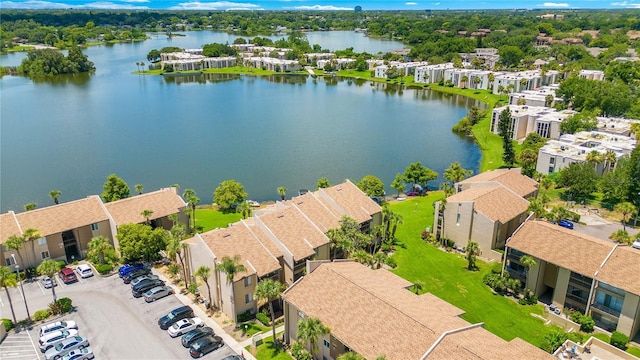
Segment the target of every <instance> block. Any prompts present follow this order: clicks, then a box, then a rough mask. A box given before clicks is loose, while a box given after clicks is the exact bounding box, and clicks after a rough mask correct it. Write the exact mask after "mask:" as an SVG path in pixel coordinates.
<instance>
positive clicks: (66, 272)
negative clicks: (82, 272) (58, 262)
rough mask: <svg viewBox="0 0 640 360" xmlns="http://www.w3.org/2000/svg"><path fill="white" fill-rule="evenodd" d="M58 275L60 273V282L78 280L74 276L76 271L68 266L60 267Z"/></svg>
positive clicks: (66, 282)
mask: <svg viewBox="0 0 640 360" xmlns="http://www.w3.org/2000/svg"><path fill="white" fill-rule="evenodd" d="M59 275H60V279H62V282H64V283H65V284H68V283H72V282H74V281H78V277H77V276H76V273H74V272H73V270H71V269H70V268H68V267H65V268H62V269H60V273H59Z"/></svg>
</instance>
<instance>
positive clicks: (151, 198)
mask: <svg viewBox="0 0 640 360" xmlns="http://www.w3.org/2000/svg"><path fill="white" fill-rule="evenodd" d="M105 206H106V207H107V210H109V213H110V214H111V216H112V218H113V221H115V223H116V226H120V225H122V224H139V223H143V222H145V221H146V219H145V218H144V217H143V216H142V215H141V214H142V211H144V210H151V211H153V214H152V215H151V220H153V219H159V218H162V217H165V216H167V215H171V214H176V213H178V212H180V209H182V208H184V207H185V206H186V204H185V202H184V200H182V198H181V197H180V195H178V193H177V189H176V188H172V187H171V188H165V189H160V190H157V191H153V192H150V193H146V194H142V195H136V196H132V197H129V198H126V199H122V200H117V201H114V202H110V203H107V204H105Z"/></svg>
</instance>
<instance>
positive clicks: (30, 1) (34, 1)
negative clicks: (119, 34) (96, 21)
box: [0, 0, 148, 10]
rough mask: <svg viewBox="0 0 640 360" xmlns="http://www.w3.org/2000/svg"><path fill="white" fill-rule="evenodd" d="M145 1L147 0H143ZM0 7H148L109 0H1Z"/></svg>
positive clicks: (136, 0)
mask: <svg viewBox="0 0 640 360" xmlns="http://www.w3.org/2000/svg"><path fill="white" fill-rule="evenodd" d="M144 1H145V2H146V1H147V0H144ZM132 2H143V1H140V0H134V1H132ZM0 8H4V9H70V8H73V9H105V10H119V9H148V7H147V6H136V5H128V4H115V3H112V2H109V1H98V2H93V3H87V4H82V5H79V4H66V3H59V2H50V1H39V0H27V1H2V2H0Z"/></svg>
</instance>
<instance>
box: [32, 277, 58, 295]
mask: <svg viewBox="0 0 640 360" xmlns="http://www.w3.org/2000/svg"><path fill="white" fill-rule="evenodd" d="M53 281H56V279H52V281H51V282H53ZM37 284H38V288H40V291H41V292H42V295H44V294H45V292H44V287H42V284H41V283H40V281H37ZM52 286H53V285H52Z"/></svg>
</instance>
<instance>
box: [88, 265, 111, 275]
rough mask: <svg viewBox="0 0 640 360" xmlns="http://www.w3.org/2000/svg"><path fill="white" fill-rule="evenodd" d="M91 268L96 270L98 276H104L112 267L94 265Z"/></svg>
mask: <svg viewBox="0 0 640 360" xmlns="http://www.w3.org/2000/svg"><path fill="white" fill-rule="evenodd" d="M93 267H94V268H96V271H97V272H98V274H100V275H106V274H108V273H110V272H111V270H113V266H112V265H111V264H95V265H93Z"/></svg>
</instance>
